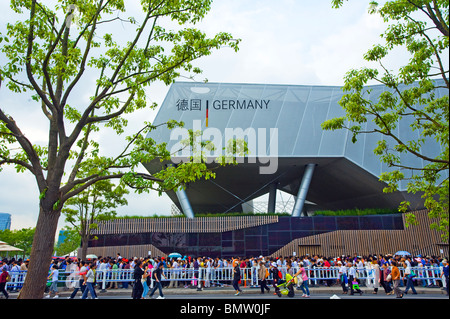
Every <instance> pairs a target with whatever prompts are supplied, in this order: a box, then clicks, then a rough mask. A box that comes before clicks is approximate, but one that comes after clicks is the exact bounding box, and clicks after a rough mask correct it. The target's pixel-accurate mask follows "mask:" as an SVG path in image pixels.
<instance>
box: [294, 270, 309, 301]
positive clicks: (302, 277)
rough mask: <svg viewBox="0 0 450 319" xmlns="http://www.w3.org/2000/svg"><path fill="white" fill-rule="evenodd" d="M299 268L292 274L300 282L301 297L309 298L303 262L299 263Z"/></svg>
mask: <svg viewBox="0 0 450 319" xmlns="http://www.w3.org/2000/svg"><path fill="white" fill-rule="evenodd" d="M299 266H300V268H299V270H298V271H297V272H296V273H295V274H294V277H297V278H298V280H299V281H300V282H301V284H300V289H301V290H302V291H303V295H302V297H303V298H309V297H310V293H309V287H308V275H307V273H306V269H305V267H303V262H300V263H299Z"/></svg>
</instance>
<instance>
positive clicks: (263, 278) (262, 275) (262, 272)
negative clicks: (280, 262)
mask: <svg viewBox="0 0 450 319" xmlns="http://www.w3.org/2000/svg"><path fill="white" fill-rule="evenodd" d="M268 277H269V270H268V269H267V268H266V265H265V262H264V261H260V262H259V269H258V280H259V286H260V288H261V294H264V291H265V290H267V292H268V293H269V292H270V288H269V287H267V278H268Z"/></svg>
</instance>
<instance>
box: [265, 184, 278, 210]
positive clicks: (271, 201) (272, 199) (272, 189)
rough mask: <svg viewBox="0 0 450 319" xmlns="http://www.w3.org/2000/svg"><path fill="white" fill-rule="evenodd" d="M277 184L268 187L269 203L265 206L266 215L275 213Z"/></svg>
mask: <svg viewBox="0 0 450 319" xmlns="http://www.w3.org/2000/svg"><path fill="white" fill-rule="evenodd" d="M277 190H278V182H275V183H272V184H270V185H269V203H268V205H267V212H268V213H275V210H276V203H277Z"/></svg>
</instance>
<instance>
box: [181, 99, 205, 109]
mask: <svg viewBox="0 0 450 319" xmlns="http://www.w3.org/2000/svg"><path fill="white" fill-rule="evenodd" d="M176 106H177V110H178V111H201V110H202V100H200V99H192V100H187V99H180V100H178V101H177V105H176Z"/></svg>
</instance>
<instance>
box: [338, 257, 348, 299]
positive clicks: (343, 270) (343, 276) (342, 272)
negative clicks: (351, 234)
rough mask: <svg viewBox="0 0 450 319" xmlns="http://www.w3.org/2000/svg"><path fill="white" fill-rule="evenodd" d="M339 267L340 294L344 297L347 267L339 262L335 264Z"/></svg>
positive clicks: (346, 287) (346, 286) (346, 291)
mask: <svg viewBox="0 0 450 319" xmlns="http://www.w3.org/2000/svg"><path fill="white" fill-rule="evenodd" d="M337 265H338V267H339V281H340V282H341V287H342V293H343V294H344V295H346V294H347V293H348V277H347V266H346V265H344V264H342V262H341V261H340V260H339V261H338V262H337Z"/></svg>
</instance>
